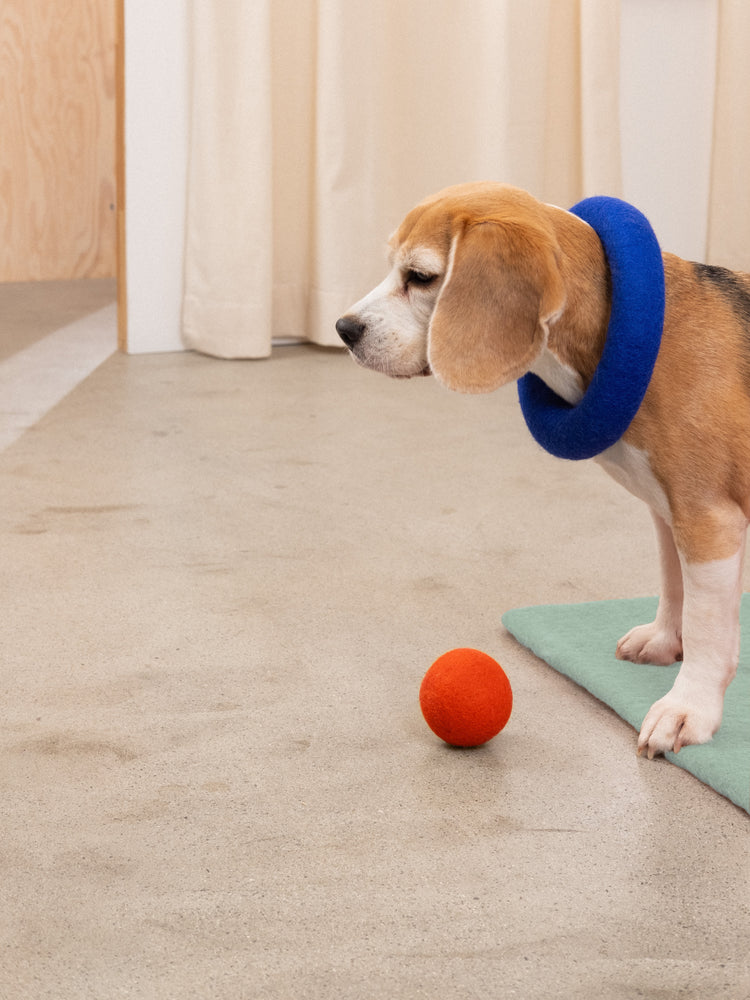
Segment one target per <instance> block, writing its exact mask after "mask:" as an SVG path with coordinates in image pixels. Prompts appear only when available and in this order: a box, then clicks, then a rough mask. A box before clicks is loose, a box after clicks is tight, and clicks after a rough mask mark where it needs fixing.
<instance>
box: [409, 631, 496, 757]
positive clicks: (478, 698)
mask: <svg viewBox="0 0 750 1000" xmlns="http://www.w3.org/2000/svg"><path fill="white" fill-rule="evenodd" d="M419 706H420V708H421V709H422V715H423V716H424V718H425V722H426V723H427V725H428V726H429V727H430V729H431V730H432V731H433V733H435V735H436V736H439V737H440V739H441V740H445V742H446V743H450V744H451V746H454V747H478V746H479V745H480V744H481V743H486V742H487V741H488V740H491V739H492V738H493V736H497V734H498V733H499V732H500V730H501V729H502V728H503V726H505V724H506V722H507V721H508V719H509V718H510V713H511V710H512V708H513V691H512V690H511V687H510V681H509V680H508V678H507V676H506V673H505V671H504V670H503V668H502V667H501V666H500V664H499V663H498V662H497V661H496V660H493V659H492V657H491V656H488V655H487V654H486V653H481V652H480V651H479V650H478V649H452V650H451V651H450V652H449V653H443V655H442V656H439V657H438V658H437V660H435V662H434V663H433V664H432V666H431V667H430V669H429V670H428V671H427V673H426V674H425V675H424V679H423V680H422V684H421V687H420V688H419Z"/></svg>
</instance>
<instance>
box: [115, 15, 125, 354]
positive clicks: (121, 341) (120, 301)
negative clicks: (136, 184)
mask: <svg viewBox="0 0 750 1000" xmlns="http://www.w3.org/2000/svg"><path fill="white" fill-rule="evenodd" d="M115 56H116V58H115V93H116V105H117V107H116V119H117V120H116V126H115V178H116V183H117V218H116V228H117V247H116V251H117V346H118V347H119V348H120V350H121V351H127V349H128V272H127V253H126V251H127V241H126V231H125V0H115Z"/></svg>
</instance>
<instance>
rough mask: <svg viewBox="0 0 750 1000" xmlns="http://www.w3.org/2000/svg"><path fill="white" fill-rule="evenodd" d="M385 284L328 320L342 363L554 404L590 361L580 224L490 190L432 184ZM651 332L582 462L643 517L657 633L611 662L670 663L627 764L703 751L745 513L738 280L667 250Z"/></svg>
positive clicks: (734, 597) (743, 278) (604, 292)
mask: <svg viewBox="0 0 750 1000" xmlns="http://www.w3.org/2000/svg"><path fill="white" fill-rule="evenodd" d="M389 245H390V267H391V269H390V272H389V274H388V276H387V277H386V278H385V280H384V281H383V282H382V283H381V284H380V285H378V286H377V288H375V289H374V290H373V291H372V292H370V294H369V295H367V296H365V297H364V298H363V299H361V300H360V301H359V302H357V303H356V304H355V305H353V306H352V307H351V309H350V310H349V311H348V313H347V314H346V315H345V316H343V317H342V318H341V319H340V320H339V321H338V323H337V324H336V326H337V329H338V331H339V334H340V336H341V338H342V339H343V340H344V342H345V343H346V345H347V346H348V347H349V349H350V351H351V353H352V355H353V356H354V358H355V359H356V360H357V361H358V362H359V363H360V364H361V365H364V366H365V367H367V368H372V369H374V370H375V371H380V372H384V373H385V374H387V375H391V376H393V377H398V378H409V377H411V376H414V375H428V374H432V375H434V376H435V377H436V378H437V379H438V381H440V382H441V383H442V384H443V385H445V386H447V387H448V388H449V389H454V390H457V391H460V392H489V391H492V390H493V389H496V388H497V387H499V386H501V385H503V384H504V383H506V382H509V381H510V380H512V379H517V378H518V377H519V376H521V375H523V374H524V373H525V372H527V371H533V372H535V373H536V374H538V375H539V376H540V377H541V378H542V379H544V381H545V382H547V384H548V385H550V386H551V388H552V389H554V390H555V392H557V393H558V394H559V395H560V396H562V397H564V398H565V399H566V400H568V401H569V402H570V403H576V402H577V401H578V400H579V399H580V398H581V396H582V394H583V392H584V391H585V389H586V387H587V385H588V383H589V381H590V379H591V376H592V374H593V372H594V370H595V368H596V365H597V362H598V360H599V357H600V355H601V352H602V348H603V344H604V339H605V335H606V330H607V324H608V319H609V309H610V278H609V271H608V267H607V264H606V261H605V257H604V254H603V250H602V247H601V244H600V242H599V239H598V237H597V236H596V234H595V233H594V231H593V230H592V229H591V228H590V227H589V226H588V225H587V224H586V223H585V222H583V221H582V220H580V219H579V218H577V217H576V216H574V215H572V214H570V213H569V212H566V211H564V210H562V209H560V208H556V207H554V206H551V205H546V204H543V203H541V202H539V201H537V200H536V199H535V198H533V197H532V196H531V195H529V194H527V193H526V192H524V191H521V190H519V189H518V188H513V187H510V186H507V185H503V184H495V183H480V184H465V185H458V186H456V187H452V188H448V189H446V190H444V191H441V192H440V193H438V194H436V195H434V196H433V197H431V198H428V199H427V200H425V201H423V202H422V203H421V204H419V205H417V207H416V208H414V209H412V211H411V212H409V214H408V215H407V216H406V218H405V219H404V221H403V222H402V223H401V225H400V226H399V228H398V229H397V230H396V232H395V233H394V235H393V236H392V237H391V239H390V243H389ZM663 259H664V271H665V280H666V312H665V321H664V333H663V337H662V344H661V348H660V351H659V356H658V359H657V362H656V367H655V369H654V373H653V377H652V379H651V383H650V385H649V388H648V391H647V393H646V396H645V398H644V400H643V403H642V404H641V407H640V409H639V411H638V413H637V415H636V417H635V419H634V421H633V423H632V424H631V426H630V428H629V429H628V431H627V432H626V433H625V435H624V436H623V438H622V439H621V440H620V441H618V442H617V444H615V445H614V446H613V447H612V448H610V449H609V450H608V451H606V452H604V453H603V454H602V455H601V456H599V457H598V458H597V459H596V460H597V461H598V462H600V464H601V465H602V466H603V467H604V469H605V470H606V471H607V472H608V473H609V474H610V475H612V476H613V477H614V478H615V479H616V480H617V481H618V482H619V483H621V484H622V485H623V486H624V487H625V488H626V489H628V490H630V492H631V493H634V494H635V495H636V496H637V497H640V498H641V499H643V500H644V501H645V502H646V503H647V504H648V505H649V507H650V508H651V512H652V514H653V519H654V523H655V525H656V532H657V538H658V543H659V555H660V563H661V576H662V586H661V595H660V600H659V605H658V611H657V615H656V620H655V621H654V622H652V623H650V624H648V625H641V626H639V627H637V628H634V629H632V630H631V631H630V632H628V634H627V635H625V636H624V637H623V638H622V639H620V642H619V644H618V646H617V656H618V657H619V658H620V659H622V660H631V661H633V662H636V663H657V664H669V663H673V662H674V661H675V660H680V659H681V660H682V665H681V667H680V670H679V673H678V675H677V678H676V680H675V683H674V686H673V687H672V689H671V690H670V691H669V693H668V694H666V695H665V696H664V697H663V698H661V699H660V700H659V701H657V702H656V703H655V704H654V705H653V706H652V707H651V709H650V711H649V712H648V714H647V716H646V718H645V720H644V722H643V727H642V729H641V733H640V736H639V739H638V752H639V753H644V752H645V753H646V754H647V755H648V757H649V758H651V757H653V756H654V755H655V754H660V753H664V752H665V751H668V750H674V751H675V752H676V751H679V750H680V748H681V747H683V746H686V745H687V744H691V743H692V744H694V743H704V742H706V741H708V740H710V739H711V738H712V736H713V735H714V733H715V732H716V731H717V729H718V728H719V725H720V723H721V717H722V709H723V701H724V693H725V691H726V688H727V686H728V684H729V683H730V681H731V680H732V678H733V677H734V675H735V673H736V670H737V661H738V656H739V605H740V597H741V592H742V582H741V581H742V565H743V558H744V549H745V535H746V529H747V524H748V519H749V518H750V276H748V275H743V274H738V273H735V272H731V271H727V270H724V269H722V268H712V267H706V266H704V265H700V264H692V263H689V262H688V261H685V260H682V259H681V258H679V257H676V256H674V255H673V254H669V253H665V254H664V255H663Z"/></svg>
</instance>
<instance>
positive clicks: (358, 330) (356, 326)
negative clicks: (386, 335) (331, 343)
mask: <svg viewBox="0 0 750 1000" xmlns="http://www.w3.org/2000/svg"><path fill="white" fill-rule="evenodd" d="M336 332H337V333H338V335H339V337H341V339H342V340H343V341H344V343H345V344H346V346H347V347H354V345H355V344H356V343H357V341H358V340H361V338H362V334H363V333H364V332H365V324H364V323H360V322H359V320H358V319H354V317H353V316H342V317H341V319H339V320H337V321H336Z"/></svg>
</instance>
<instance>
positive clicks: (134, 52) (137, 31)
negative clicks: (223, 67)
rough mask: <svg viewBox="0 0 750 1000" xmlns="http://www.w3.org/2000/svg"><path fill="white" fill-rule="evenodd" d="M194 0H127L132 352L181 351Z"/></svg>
mask: <svg viewBox="0 0 750 1000" xmlns="http://www.w3.org/2000/svg"><path fill="white" fill-rule="evenodd" d="M188 6H189V0H158V2H157V3H153V2H151V0H125V184H126V194H125V206H126V207H125V213H126V224H125V231H126V241H127V249H126V255H127V258H126V259H127V302H128V350H129V352H131V353H134V354H138V353H145V352H149V351H179V350H182V349H183V344H182V338H181V336H180V315H181V310H182V274H183V248H184V244H185V202H186V193H187V136H188V130H187V124H188V123H187V109H188V75H187V50H188Z"/></svg>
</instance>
